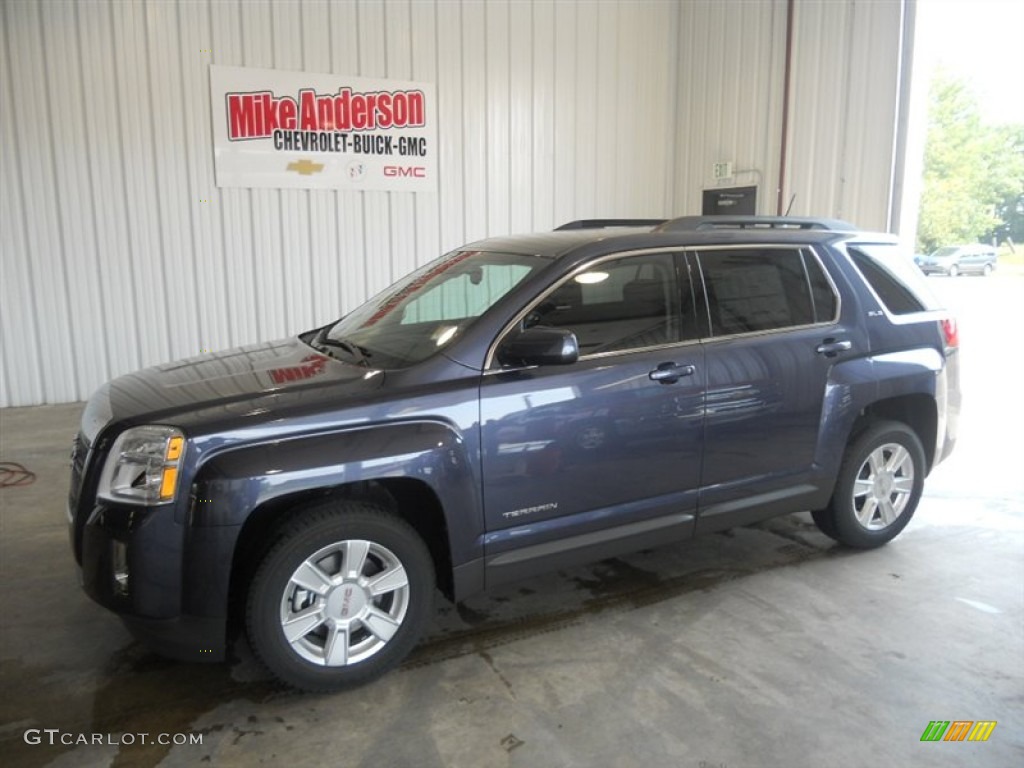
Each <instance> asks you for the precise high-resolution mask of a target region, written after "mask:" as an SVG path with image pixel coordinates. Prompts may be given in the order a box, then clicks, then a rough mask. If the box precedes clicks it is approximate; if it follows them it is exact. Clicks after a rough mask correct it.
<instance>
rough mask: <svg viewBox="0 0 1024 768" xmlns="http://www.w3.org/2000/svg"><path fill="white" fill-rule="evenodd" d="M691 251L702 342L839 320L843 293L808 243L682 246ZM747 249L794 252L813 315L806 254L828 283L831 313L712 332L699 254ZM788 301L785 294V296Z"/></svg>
mask: <svg viewBox="0 0 1024 768" xmlns="http://www.w3.org/2000/svg"><path fill="white" fill-rule="evenodd" d="M686 250H687V251H688V252H690V253H691V254H692V257H693V263H694V266H695V269H696V272H697V275H698V277H699V279H700V286H699V288H698V291H699V293H700V298H701V301H702V302H703V312H702V317H703V325H704V327H703V328H702V329H701V331H702V333H701V340H702V341H706V342H708V341H720V340H722V339H744V338H751V337H756V336H765V335H769V334H778V333H789V332H792V331H800V330H806V329H808V328H825V327H828V326H832V325H835V324H837V323H838V322H839V320H840V318H841V317H842V312H843V294H842V292H841V291H840V290H839V288H838V287H837V286H836V281H835V278H834V277H833V276H832V273H831V272H829V270H828V268H827V267H826V266H825V262H824V260H823V259H822V258H821V254H819V253H818V251H817V250H816V249H815V248H814V247H813V246H812V245H808V244H805V243H801V244H789V243H756V242H753V243H742V244H741V243H729V244H722V245H706V246H690V247H688V248H687V249H686ZM750 250H758V251H762V250H774V251H778V250H783V251H790V252H792V253H795V254H797V255H798V256H799V257H800V260H801V266H802V267H803V272H804V283H805V285H806V286H807V291H808V298H809V300H810V301H811V307H812V311H814V313H815V315H817V309H816V307H815V305H814V291H813V290H812V289H811V282H810V277H811V276H810V274H809V273H808V271H807V259H808V257H810V258H811V259H813V260H814V261H815V262H816V263H817V265H818V268H819V269H821V271H822V273H823V274H824V275H825V280H826V281H827V282H828V286H829V288H830V290H831V291H832V295H833V296H834V297H835V313H834V314H833V316H832V318H831V319H829V320H816V321H815V322H813V323H801V324H799V325H787V326H783V327H781V328H767V329H764V330H760V331H744V332H742V333H722V334H716V333H715V332H714V326H713V324H712V322H711V301H710V300H709V299H708V293H707V278H706V275H705V273H704V267H703V265H702V264H701V260H700V254H701V253H702V252H704V253H707V252H721V251H750ZM787 302H788V297H787Z"/></svg>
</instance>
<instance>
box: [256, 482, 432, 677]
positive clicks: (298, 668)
mask: <svg viewBox="0 0 1024 768" xmlns="http://www.w3.org/2000/svg"><path fill="white" fill-rule="evenodd" d="M433 595H434V568H433V562H432V561H431V558H430V554H429V552H428V551H427V548H426V545H424V543H423V541H422V540H421V539H420V538H419V536H418V535H417V534H416V532H415V531H414V530H413V529H412V527H411V526H410V525H409V524H408V523H406V522H405V521H404V520H402V519H400V518H398V517H396V516H394V515H392V514H390V513H389V512H387V511H386V510H384V509H382V508H379V507H376V506H374V505H371V504H367V503H363V502H354V501H349V502H336V503H331V504H326V505H323V506H318V507H315V508H310V509H308V510H306V511H304V512H302V513H301V514H299V515H298V517H297V518H296V519H295V520H294V521H293V522H291V523H289V524H288V525H287V526H286V527H285V528H284V529H283V530H282V531H281V533H280V537H279V540H278V542H277V544H276V545H275V546H274V547H273V548H272V549H271V550H270V551H269V552H268V553H267V555H266V557H264V559H263V561H262V562H261V563H260V565H259V567H258V568H257V570H256V574H255V576H254V578H253V582H252V586H251V588H250V590H249V596H248V601H247V606H246V624H247V628H248V631H249V639H250V642H251V643H252V646H253V649H254V650H255V652H256V654H257V656H259V658H260V659H261V660H262V661H263V663H264V664H265V665H266V666H267V668H268V669H269V670H270V671H271V672H272V673H273V674H274V675H275V676H277V677H278V678H279V679H281V680H283V681H284V682H286V683H288V684H289V685H292V686H294V687H296V688H300V689H302V690H306V691H334V690H340V689H343V688H351V687H354V686H356V685H361V684H363V683H366V682H369V681H371V680H373V679H374V678H377V677H379V676H380V675H382V674H384V673H385V672H387V671H388V670H390V669H392V668H393V667H395V666H397V665H398V664H399V662H401V661H402V659H403V658H404V657H405V656H406V654H408V652H409V651H410V650H412V648H413V646H414V645H415V644H416V642H417V641H418V640H419V638H420V635H421V634H422V632H423V629H424V627H425V626H426V623H427V621H428V620H429V618H430V616H431V609H432V604H433Z"/></svg>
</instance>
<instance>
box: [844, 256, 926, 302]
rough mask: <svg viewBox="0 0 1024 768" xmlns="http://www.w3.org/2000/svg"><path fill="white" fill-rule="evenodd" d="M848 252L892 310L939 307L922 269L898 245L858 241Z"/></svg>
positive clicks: (858, 268)
mask: <svg viewBox="0 0 1024 768" xmlns="http://www.w3.org/2000/svg"><path fill="white" fill-rule="evenodd" d="M849 254H850V259H851V260H852V261H853V263H854V266H856V267H857V270H858V271H859V272H860V273H861V275H862V276H863V277H864V279H865V280H866V281H867V283H868V285H870V286H871V287H872V289H874V291H875V293H876V294H877V296H878V298H879V300H880V301H881V302H882V304H883V305H884V306H885V308H886V309H888V310H889V312H890V313H891V314H893V315H909V314H911V313H913V312H926V311H928V310H933V309H939V308H941V304H939V301H938V299H936V298H935V296H934V294H932V292H931V291H930V290H929V289H928V286H927V285H926V284H925V278H924V275H923V274H922V273H921V270H920V269H918V267H917V265H916V264H914V261H913V259H912V258H911V257H910V255H909V254H907V253H905V252H904V251H903V249H901V248H900V247H899V246H896V245H882V244H876V245H860V244H858V245H857V246H854V247H851V248H849Z"/></svg>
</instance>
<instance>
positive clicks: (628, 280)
mask: <svg viewBox="0 0 1024 768" xmlns="http://www.w3.org/2000/svg"><path fill="white" fill-rule="evenodd" d="M681 320H682V318H681V315H680V286H679V281H678V279H677V277H676V267H675V257H674V256H673V255H672V254H670V253H659V254H645V255H637V256H625V257H623V258H620V259H612V260H609V261H603V262H599V263H598V264H596V265H594V266H592V267H590V268H588V269H586V270H585V271H583V272H580V273H578V274H576V275H574V276H573V277H571V278H569V279H568V280H567V281H565V282H564V283H562V284H561V285H560V286H559V287H558V288H556V289H555V290H554V291H553V292H552V293H550V294H548V296H546V297H545V298H544V299H543V300H542V301H541V302H540V303H539V304H538V305H537V306H536V307H535V308H534V309H533V311H531V312H530V313H529V314H528V315H527V316H526V318H525V319H524V323H523V324H524V327H527V328H529V327H535V326H539V327H548V328H561V329H566V330H570V331H572V332H573V333H575V334H576V339H577V341H578V342H579V347H580V354H581V355H584V356H585V355H598V354H606V353H610V352H624V351H628V350H633V349H642V348H645V347H655V346H660V345H663V344H673V343H675V342H678V341H680V340H681V339H682V327H681V326H682V322H681Z"/></svg>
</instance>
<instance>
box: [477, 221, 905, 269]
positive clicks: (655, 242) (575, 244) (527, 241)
mask: <svg viewBox="0 0 1024 768" xmlns="http://www.w3.org/2000/svg"><path fill="white" fill-rule="evenodd" d="M694 218H696V217H694ZM773 218H774V217H773ZM839 240H844V241H853V242H861V243H887V244H892V243H897V242H898V240H897V239H896V238H895V237H894V236H893V235H891V234H886V233H878V232H861V231H857V230H850V229H844V230H840V231H837V230H831V229H797V228H787V229H773V228H767V227H765V228H760V227H751V228H739V229H728V228H720V229H673V228H666V227H665V226H664V224H660V225H656V226H650V225H647V226H642V227H627V226H597V227H593V228H575V229H559V230H556V231H553V232H539V233H532V234H522V235H507V236H501V237H491V238H487V239H484V240H477V241H476V242H473V243H469V244H467V245H464V246H463V247H462V248H461V249H460V250H478V251H495V252H504V253H517V254H524V255H533V256H540V257H542V258H547V259H559V258H561V257H563V256H566V255H568V254H570V253H574V252H577V251H578V250H579V249H581V248H583V247H586V246H596V248H595V250H600V251H602V252H609V251H617V250H639V249H644V248H669V247H687V246H708V245H744V244H754V243H757V244H765V245H773V244H780V245H784V244H792V245H813V244H817V243H831V242H836V241H839ZM588 250H590V249H588Z"/></svg>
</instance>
